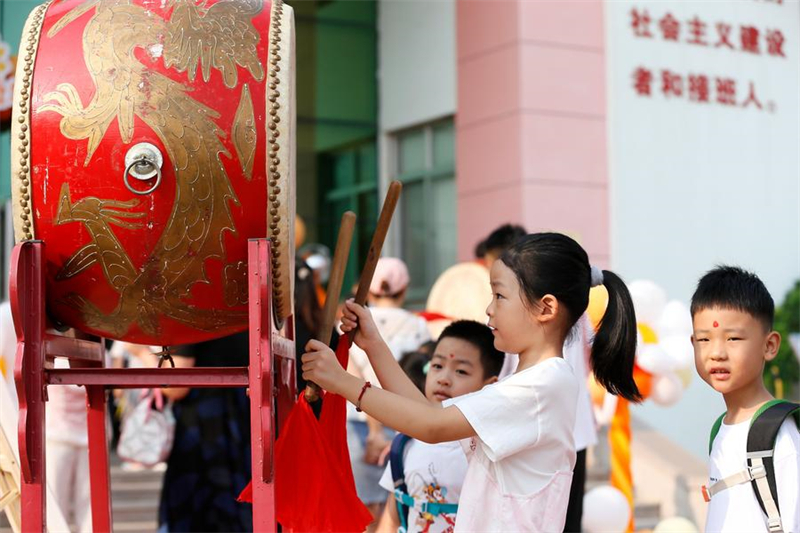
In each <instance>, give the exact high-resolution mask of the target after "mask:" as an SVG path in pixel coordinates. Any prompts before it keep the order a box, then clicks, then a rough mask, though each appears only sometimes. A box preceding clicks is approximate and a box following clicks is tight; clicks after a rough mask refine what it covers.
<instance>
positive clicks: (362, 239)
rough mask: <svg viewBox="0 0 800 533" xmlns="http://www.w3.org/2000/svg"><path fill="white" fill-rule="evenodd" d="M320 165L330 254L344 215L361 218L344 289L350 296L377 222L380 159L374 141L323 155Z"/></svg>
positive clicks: (322, 226) (323, 238) (322, 211)
mask: <svg viewBox="0 0 800 533" xmlns="http://www.w3.org/2000/svg"><path fill="white" fill-rule="evenodd" d="M318 164H319V167H320V171H321V176H322V179H321V180H320V185H321V188H320V190H321V191H324V192H323V194H322V195H321V198H320V201H321V205H320V210H319V212H320V218H319V221H320V227H319V230H320V232H319V235H320V237H321V241H322V242H323V243H324V244H325V245H326V246H328V247H329V248H330V249H331V253H333V249H334V247H335V246H336V240H337V238H338V233H339V223H340V222H341V219H342V214H343V213H344V212H345V211H348V210H349V211H354V212H355V213H357V215H358V222H357V223H356V232H355V234H354V235H353V241H352V243H351V245H350V257H349V259H348V261H347V270H346V271H345V278H344V284H343V285H342V294H343V295H347V294H348V293H349V291H350V288H351V287H352V285H353V284H355V283H357V282H358V276H359V273H360V270H361V266H362V265H363V264H364V261H365V260H366V257H367V254H368V253H369V245H370V243H371V241H372V233H373V232H374V231H375V225H376V224H377V219H378V158H377V148H376V145H375V141H373V140H370V141H367V142H365V143H362V144H359V145H356V146H353V147H350V148H344V149H341V150H336V151H333V152H326V153H322V154H320V156H319V160H318Z"/></svg>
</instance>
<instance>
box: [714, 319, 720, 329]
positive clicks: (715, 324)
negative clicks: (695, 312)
mask: <svg viewBox="0 0 800 533" xmlns="http://www.w3.org/2000/svg"><path fill="white" fill-rule="evenodd" d="M714 327H715V328H718V327H719V322H717V321H716V320H715V321H714Z"/></svg>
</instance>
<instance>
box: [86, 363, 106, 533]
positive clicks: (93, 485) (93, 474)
mask: <svg viewBox="0 0 800 533" xmlns="http://www.w3.org/2000/svg"><path fill="white" fill-rule="evenodd" d="M96 366H103V365H102V364H100V365H96ZM86 400H87V401H86V417H87V430H88V432H89V490H90V492H91V495H92V496H91V498H92V531H94V532H95V533H97V532H100V531H102V532H106V531H108V532H110V531H111V525H112V523H111V497H110V495H111V482H110V479H109V469H108V440H107V439H106V424H107V418H106V393H105V389H104V387H103V386H102V385H87V386H86Z"/></svg>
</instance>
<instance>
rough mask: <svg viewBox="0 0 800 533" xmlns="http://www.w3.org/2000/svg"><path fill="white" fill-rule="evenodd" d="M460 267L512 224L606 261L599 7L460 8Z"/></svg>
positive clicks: (518, 3) (493, 0)
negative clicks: (551, 234) (574, 242)
mask: <svg viewBox="0 0 800 533" xmlns="http://www.w3.org/2000/svg"><path fill="white" fill-rule="evenodd" d="M456 24H457V29H456V39H457V53H458V110H457V115H456V142H457V151H456V157H457V161H456V172H457V180H456V186H457V195H458V228H459V233H458V252H459V259H462V260H464V259H470V258H471V257H472V251H473V248H474V246H475V244H476V242H477V241H478V240H479V239H480V238H482V237H484V236H485V235H486V234H487V233H488V232H489V231H491V230H492V229H494V228H495V227H497V226H499V225H500V224H503V223H506V222H513V223H520V224H522V225H524V226H525V227H526V228H527V229H528V231H542V230H554V231H560V232H563V233H567V234H569V235H571V236H573V237H575V238H576V239H578V241H579V242H580V243H581V244H582V245H583V246H584V247H585V248H586V250H587V251H588V252H589V255H590V257H591V259H592V261H594V262H596V263H597V264H599V265H601V266H607V265H608V262H609V251H610V243H609V231H610V228H609V212H608V210H609V206H608V202H609V191H608V168H607V166H608V161H607V155H606V94H605V45H604V30H603V3H602V0H590V1H586V0H583V1H580V2H577V1H571V0H560V1H557V2H556V1H530V0H509V1H505V0H458V1H457V4H456Z"/></svg>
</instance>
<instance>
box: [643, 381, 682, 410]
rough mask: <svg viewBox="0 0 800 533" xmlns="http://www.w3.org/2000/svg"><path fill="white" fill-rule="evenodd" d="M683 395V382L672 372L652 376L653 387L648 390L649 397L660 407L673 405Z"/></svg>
mask: <svg viewBox="0 0 800 533" xmlns="http://www.w3.org/2000/svg"><path fill="white" fill-rule="evenodd" d="M681 396H683V383H682V382H681V379H680V378H679V377H678V376H676V375H675V374H674V373H673V372H669V373H667V374H662V375H660V376H653V387H652V389H651V390H650V399H651V400H653V403H655V404H657V405H660V406H662V407H667V406H670V405H674V404H676V403H677V402H678V400H680V399H681Z"/></svg>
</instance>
